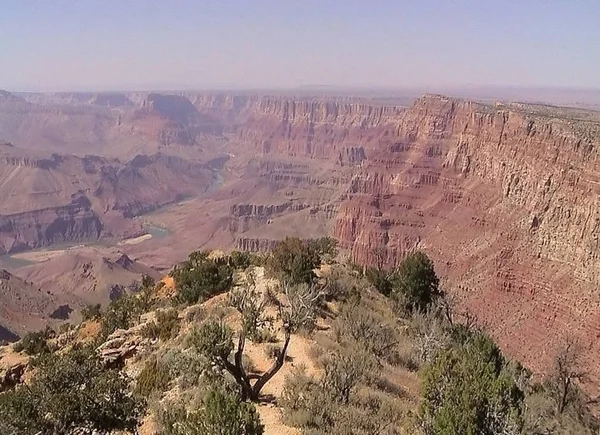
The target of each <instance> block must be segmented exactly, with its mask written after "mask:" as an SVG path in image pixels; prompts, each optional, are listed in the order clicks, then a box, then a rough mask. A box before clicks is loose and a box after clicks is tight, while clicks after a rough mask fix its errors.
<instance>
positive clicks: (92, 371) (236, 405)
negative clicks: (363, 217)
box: [0, 240, 597, 435]
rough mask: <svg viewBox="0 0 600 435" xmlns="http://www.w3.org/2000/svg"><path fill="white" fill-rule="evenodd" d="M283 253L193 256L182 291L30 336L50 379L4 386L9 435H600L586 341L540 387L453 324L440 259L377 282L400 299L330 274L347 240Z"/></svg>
mask: <svg viewBox="0 0 600 435" xmlns="http://www.w3.org/2000/svg"><path fill="white" fill-rule="evenodd" d="M282 243H283V245H281V246H279V247H278V249H276V250H275V251H274V252H273V254H272V255H271V256H270V257H269V258H268V259H265V258H258V257H253V256H250V255H246V254H241V253H236V254H234V255H231V256H228V255H208V253H193V254H192V255H190V260H189V261H188V262H186V263H183V264H182V265H180V266H179V267H178V268H177V269H176V270H175V271H174V272H173V274H172V278H174V281H173V280H172V279H171V278H170V277H169V278H167V279H166V280H164V281H162V282H161V283H159V284H155V283H154V282H153V281H152V280H148V279H147V280H144V282H143V283H142V285H141V290H140V291H139V292H138V293H135V294H128V295H124V296H122V297H121V298H119V299H117V300H115V301H113V302H112V303H111V305H110V306H109V307H108V308H106V309H104V310H101V309H100V308H99V307H95V306H93V307H89V308H88V309H87V310H86V312H85V313H84V314H85V315H84V318H85V319H86V321H85V322H84V323H83V324H81V325H79V326H76V327H74V328H70V329H68V330H66V331H64V332H63V333H62V334H54V333H52V332H51V331H44V332H42V333H37V334H31V335H30V336H28V337H25V338H24V339H23V340H22V341H21V342H20V343H19V344H18V345H16V346H14V349H13V353H14V352H15V351H21V352H23V353H25V352H26V353H28V354H29V355H31V358H32V359H31V362H30V363H29V364H30V365H31V367H30V368H29V369H28V370H30V371H33V372H35V375H34V376H31V377H30V379H29V380H28V381H27V382H26V384H25V385H23V384H19V382H16V383H15V384H14V385H11V386H6V387H3V390H4V392H2V393H0V433H2V434H7V435H16V434H31V435H33V434H55V433H56V434H62V433H65V434H71V433H73V434H74V433H92V432H91V431H92V430H96V432H95V433H116V432H114V431H116V430H128V431H130V432H131V433H136V431H137V432H139V433H143V434H151V433H154V434H164V435H184V434H191V435H193V434H207V435H210V434H227V435H238V434H239V435H244V434H248V435H251V434H267V435H276V434H299V433H303V434H308V435H317V434H334V435H336V434H339V435H347V434H348V435H349V434H352V435H353V434H356V435H363V434H372V435H375V434H383V435H385V434H388V435H391V434H411V433H414V434H418V433H422V434H459V433H468V434H480V433H481V434H562V433H572V434H576V433H582V434H585V433H589V434H592V433H595V432H594V430H597V424H596V422H595V420H594V419H593V418H592V417H591V416H590V415H589V413H587V412H586V408H585V404H584V397H583V395H582V394H581V392H580V390H579V387H578V386H579V384H580V383H581V382H582V381H584V378H585V374H584V373H582V372H581V371H580V370H579V368H578V367H579V366H578V354H577V346H576V344H575V343H574V342H573V341H569V342H567V343H566V345H565V346H564V347H563V348H562V349H561V352H559V353H558V354H557V357H556V367H555V370H554V371H553V374H552V376H550V377H549V378H548V379H547V380H545V382H544V383H541V384H535V383H533V382H532V381H531V379H530V376H529V373H528V371H527V370H525V369H523V368H522V367H520V366H519V365H518V364H515V363H513V362H511V361H509V360H507V359H506V358H505V357H504V356H503V355H502V354H501V352H500V351H499V350H498V348H497V347H496V345H495V344H494V343H493V342H492V341H491V340H490V339H489V338H487V337H486V336H485V334H483V333H482V332H480V331H478V330H473V329H469V328H467V327H465V326H463V325H456V324H453V322H452V320H453V319H452V316H451V314H450V313H449V308H448V307H449V304H448V303H447V301H446V299H445V295H444V294H443V292H442V291H441V290H440V289H439V287H438V280H437V277H436V276H435V274H434V273H433V265H432V264H431V263H430V262H429V260H428V259H427V258H426V256H424V255H422V254H416V255H414V256H410V257H409V258H408V259H407V260H406V261H405V262H404V263H403V264H401V265H400V266H399V267H398V269H396V270H394V271H389V273H385V274H381V273H377V274H375V273H370V274H367V276H369V277H371V278H372V279H375V278H376V279H375V281H376V283H377V284H378V285H381V279H388V280H390V284H389V285H384V286H383V287H384V288H386V289H389V290H390V292H389V295H388V296H384V295H382V294H381V293H379V292H378V291H377V290H376V288H375V287H374V286H373V285H372V284H371V283H370V282H369V280H368V279H367V278H366V277H364V276H362V273H360V272H358V271H357V270H355V269H354V268H353V267H351V266H350V265H343V264H339V263H335V262H333V261H329V263H330V264H326V265H324V264H322V263H323V259H325V258H329V259H330V258H332V257H334V256H335V244H331V241H322V243H321V244H305V243H303V242H300V241H299V240H288V241H285V242H282ZM263 264H265V265H266V266H264V265H263ZM313 269H314V270H313ZM314 271H316V272H317V273H314ZM374 277H375V278H374ZM166 287H169V288H170V290H169V291H166V290H165V288H166ZM90 325H95V327H93V328H92V327H90ZM82 331H85V334H83V335H84V336H85V343H83V342H82V340H81V337H82ZM77 367H82V368H83V369H85V370H84V371H85V373H84V374H83V375H78V374H77V373H76V368H77ZM21 381H22V380H21ZM89 389H91V390H89ZM73 391H78V393H77V394H71V393H72V392H73ZM90 394H91V395H90ZM98 397H112V398H117V397H118V398H120V399H119V401H116V402H115V401H113V400H112V399H111V401H109V402H110V406H109V405H108V402H107V403H104V402H102V401H99V400H98ZM90 400H91V402H90ZM83 403H87V405H86V406H83V405H82V404H83ZM86 431H87V432H86Z"/></svg>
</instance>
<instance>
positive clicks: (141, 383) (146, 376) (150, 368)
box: [135, 356, 171, 398]
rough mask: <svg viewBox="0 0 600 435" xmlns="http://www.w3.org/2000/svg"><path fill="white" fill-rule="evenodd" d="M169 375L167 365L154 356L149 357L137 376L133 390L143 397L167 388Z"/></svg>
mask: <svg viewBox="0 0 600 435" xmlns="http://www.w3.org/2000/svg"><path fill="white" fill-rule="evenodd" d="M170 382H171V376H170V373H169V368H168V367H167V365H166V364H165V363H164V362H162V361H161V360H159V359H158V358H157V357H156V356H154V357H151V358H150V359H148V360H147V361H146V363H145V364H144V368H143V369H142V371H141V372H140V374H139V375H138V377H137V380H136V385H135V392H136V393H137V394H138V395H140V396H142V397H145V398H148V397H150V396H151V395H153V394H155V393H158V394H160V393H163V392H165V391H166V390H167V388H168V386H169V383H170Z"/></svg>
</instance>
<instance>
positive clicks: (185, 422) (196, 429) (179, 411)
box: [158, 388, 264, 435]
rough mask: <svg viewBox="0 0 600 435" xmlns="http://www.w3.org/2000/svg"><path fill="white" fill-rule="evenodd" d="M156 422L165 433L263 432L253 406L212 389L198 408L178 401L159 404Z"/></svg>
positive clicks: (236, 434)
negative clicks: (190, 408) (159, 408)
mask: <svg viewBox="0 0 600 435" xmlns="http://www.w3.org/2000/svg"><path fill="white" fill-rule="evenodd" d="M158 422H159V425H160V427H161V429H162V433H164V434H165V435H210V434H223V435H262V434H263V432H264V426H263V425H262V424H261V422H260V417H259V415H258V413H257V412H256V408H255V407H254V405H252V404H250V403H246V402H242V401H240V399H239V398H238V397H236V396H235V395H233V394H230V393H227V392H224V391H221V390H219V389H216V388H213V389H211V390H210V391H209V392H208V394H207V395H206V396H205V398H204V399H203V401H202V405H201V407H200V409H195V410H193V411H188V410H187V409H186V407H185V406H184V405H183V404H182V403H175V404H169V405H168V406H165V407H163V409H162V412H160V413H159V415H158Z"/></svg>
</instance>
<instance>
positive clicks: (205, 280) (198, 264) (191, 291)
mask: <svg viewBox="0 0 600 435" xmlns="http://www.w3.org/2000/svg"><path fill="white" fill-rule="evenodd" d="M171 274H172V276H173V278H174V279H175V285H176V288H177V297H176V299H177V301H178V302H180V303H184V304H187V305H192V304H195V303H197V302H202V301H204V300H206V299H208V298H209V297H211V296H214V295H216V294H219V293H223V292H225V291H227V290H229V289H230V288H231V285H232V284H233V268H232V267H231V266H229V265H227V264H221V263H220V262H217V261H215V260H212V259H209V258H208V252H206V251H204V252H193V253H191V254H190V255H189V258H188V260H187V261H185V262H184V263H182V264H180V265H179V266H177V267H176V268H175V269H174V270H173V271H172V272H171Z"/></svg>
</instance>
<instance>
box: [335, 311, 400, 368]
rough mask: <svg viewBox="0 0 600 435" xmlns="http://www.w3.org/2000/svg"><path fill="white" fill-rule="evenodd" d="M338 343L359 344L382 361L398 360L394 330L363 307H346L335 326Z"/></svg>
mask: <svg viewBox="0 0 600 435" xmlns="http://www.w3.org/2000/svg"><path fill="white" fill-rule="evenodd" d="M334 332H335V335H336V338H337V341H338V342H339V343H340V344H342V345H345V344H347V343H348V340H350V341H353V342H355V343H359V344H360V345H362V346H364V348H365V349H366V350H367V352H369V353H370V354H372V355H374V356H375V357H377V358H378V359H380V360H383V361H387V362H394V361H395V360H397V357H398V352H397V349H396V348H397V344H398V340H397V337H396V333H395V332H394V329H393V328H392V327H391V326H390V325H389V324H387V323H386V322H385V320H384V319H383V318H382V317H381V316H379V315H376V314H375V313H374V312H372V311H370V310H369V309H368V308H366V307H364V306H361V305H355V304H351V305H345V306H343V308H342V310H341V313H340V315H339V316H338V318H337V319H336V322H335V324H334Z"/></svg>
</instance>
